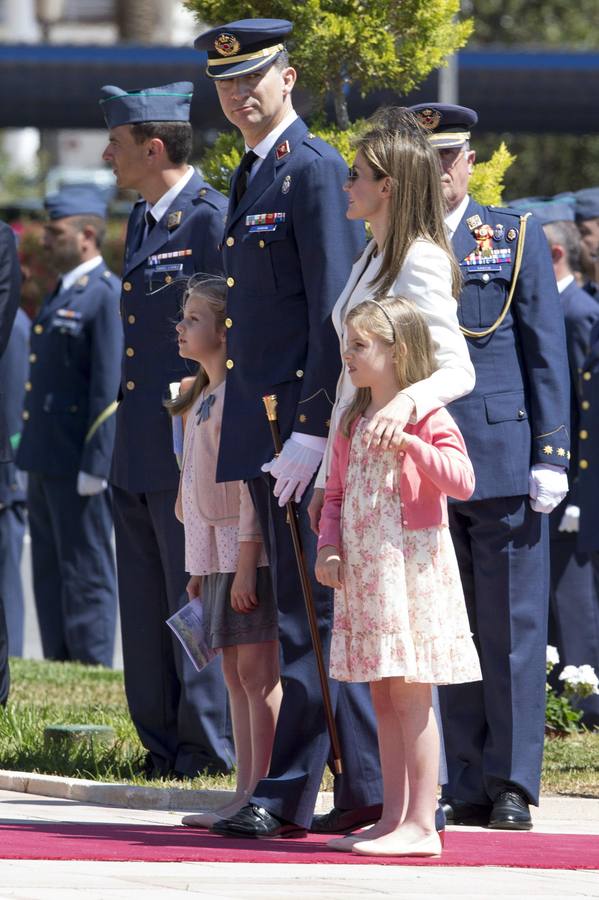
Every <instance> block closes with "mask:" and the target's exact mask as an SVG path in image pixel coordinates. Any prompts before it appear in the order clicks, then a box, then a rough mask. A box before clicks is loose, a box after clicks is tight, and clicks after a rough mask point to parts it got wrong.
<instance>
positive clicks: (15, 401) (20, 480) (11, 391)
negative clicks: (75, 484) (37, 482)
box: [0, 309, 31, 510]
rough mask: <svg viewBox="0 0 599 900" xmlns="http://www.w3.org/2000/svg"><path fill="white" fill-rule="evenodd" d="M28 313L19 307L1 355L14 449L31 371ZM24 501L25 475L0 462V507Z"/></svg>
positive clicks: (1, 401) (0, 397)
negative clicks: (28, 376)
mask: <svg viewBox="0 0 599 900" xmlns="http://www.w3.org/2000/svg"><path fill="white" fill-rule="evenodd" d="M30 329H31V323H30V321H29V316H28V315H27V313H25V312H24V311H23V310H22V309H18V310H17V315H16V317H15V321H14V324H13V328H12V332H11V335H10V340H9V342H8V346H7V348H6V350H5V352H4V354H3V355H2V357H1V358H0V384H1V385H2V393H1V394H0V416H4V419H5V421H6V424H7V427H8V436H9V440H10V445H11V449H12V450H13V451H15V450H16V448H17V446H18V443H19V439H20V435H21V429H22V428H23V416H22V413H23V404H24V400H25V382H26V380H27V373H28V371H29V332H30ZM24 501H25V478H24V476H23V474H22V473H21V472H19V471H18V469H17V467H16V466H15V464H14V462H7V463H5V464H1V465H0V510H2V509H4V507H6V506H11V505H12V504H13V503H24Z"/></svg>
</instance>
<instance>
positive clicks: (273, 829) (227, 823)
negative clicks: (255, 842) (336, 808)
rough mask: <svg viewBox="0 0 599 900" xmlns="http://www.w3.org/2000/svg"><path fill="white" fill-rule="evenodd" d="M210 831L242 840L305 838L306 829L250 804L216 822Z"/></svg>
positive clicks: (261, 807)
mask: <svg viewBox="0 0 599 900" xmlns="http://www.w3.org/2000/svg"><path fill="white" fill-rule="evenodd" d="M210 831H212V832H213V834H221V835H223V836H224V837H237V838H239V837H242V838H277V837H279V838H291V837H305V836H306V829H305V828H302V827H301V826H300V825H296V824H295V822H287V821H285V819H279V818H278V817H277V816H273V814H272V813H269V811H268V810H267V809H264V807H263V806H255V805H254V804H253V803H249V804H248V805H247V806H243V807H242V808H241V809H240V810H239V812H238V813H235V815H234V816H231V818H230V819H221V820H220V821H219V822H215V823H214V825H213V826H212V828H211V829H210Z"/></svg>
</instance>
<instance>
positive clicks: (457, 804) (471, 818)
mask: <svg viewBox="0 0 599 900" xmlns="http://www.w3.org/2000/svg"><path fill="white" fill-rule="evenodd" d="M439 806H440V808H441V809H442V810H443V812H444V813H445V819H446V820H447V824H448V825H477V826H482V827H484V828H486V826H487V825H488V824H489V814H490V812H491V804H490V803H489V804H488V806H487V805H485V804H482V803H466V801H465V800H457V799H456V798H455V797H441V800H440V803H439Z"/></svg>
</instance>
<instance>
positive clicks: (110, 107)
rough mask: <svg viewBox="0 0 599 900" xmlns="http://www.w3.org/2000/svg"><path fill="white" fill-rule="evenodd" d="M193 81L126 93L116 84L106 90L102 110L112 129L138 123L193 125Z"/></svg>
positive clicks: (102, 100) (107, 86)
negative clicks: (190, 113) (190, 121)
mask: <svg viewBox="0 0 599 900" xmlns="http://www.w3.org/2000/svg"><path fill="white" fill-rule="evenodd" d="M192 96H193V84H192V83H191V81H176V82H175V83H174V84H163V85H160V87H151V88H143V89H142V90H138V91H124V90H123V89H122V88H120V87H116V86H115V85H114V84H105V85H104V87H103V88H102V99H101V100H100V106H101V107H102V112H103V114H104V118H105V120H106V125H107V126H108V128H116V127H117V126H118V125H133V124H134V123H136V122H189V107H190V104H191V98H192Z"/></svg>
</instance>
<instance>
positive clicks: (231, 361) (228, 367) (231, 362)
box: [225, 359, 235, 369]
mask: <svg viewBox="0 0 599 900" xmlns="http://www.w3.org/2000/svg"><path fill="white" fill-rule="evenodd" d="M225 365H226V367H227V369H232V368H233V366H234V365H235V363H234V362H233V360H232V359H228V360H227V362H226V363H225Z"/></svg>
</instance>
